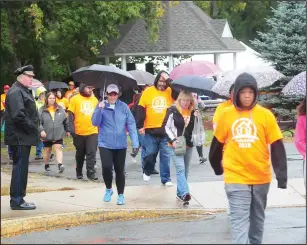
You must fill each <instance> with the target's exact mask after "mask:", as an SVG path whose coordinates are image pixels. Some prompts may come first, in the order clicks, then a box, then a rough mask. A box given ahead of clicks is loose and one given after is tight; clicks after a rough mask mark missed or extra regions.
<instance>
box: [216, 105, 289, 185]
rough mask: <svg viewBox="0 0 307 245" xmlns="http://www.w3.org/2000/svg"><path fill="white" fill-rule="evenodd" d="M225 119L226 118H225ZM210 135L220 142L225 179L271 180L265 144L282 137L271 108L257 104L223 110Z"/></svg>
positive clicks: (242, 181)
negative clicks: (241, 108) (245, 109)
mask: <svg viewBox="0 0 307 245" xmlns="http://www.w3.org/2000/svg"><path fill="white" fill-rule="evenodd" d="M225 119H226V120H225ZM214 136H215V137H216V138H217V140H218V141H219V142H221V143H225V142H227V144H225V145H224V153H223V167H224V180H225V183H232V184H249V185H254V184H265V183H269V182H271V180H272V172H271V161H270V153H269V147H268V144H272V143H274V142H275V141H276V140H280V139H282V138H283V136H282V133H281V130H280V128H279V126H278V124H277V122H276V119H275V117H274V115H273V113H272V112H270V111H269V110H268V109H265V108H264V107H262V106H260V105H256V106H255V107H254V108H253V109H252V110H250V111H239V110H237V109H236V108H235V106H230V107H228V108H225V109H224V110H223V113H222V114H221V117H220V120H219V121H218V124H217V128H216V130H215V133H214Z"/></svg>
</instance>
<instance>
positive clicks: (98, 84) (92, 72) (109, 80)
mask: <svg viewBox="0 0 307 245" xmlns="http://www.w3.org/2000/svg"><path fill="white" fill-rule="evenodd" d="M71 75H72V77H73V79H74V81H76V82H82V83H84V84H86V85H88V86H93V87H95V88H106V87H107V86H108V85H109V84H116V85H117V86H119V87H120V88H121V90H122V91H123V90H129V89H137V88H138V86H137V82H136V81H135V79H134V77H133V76H132V75H131V74H130V73H129V72H127V71H124V70H121V69H119V68H117V67H115V66H105V65H97V64H94V65H91V66H87V67H82V68H80V69H78V70H76V71H74V72H73V73H72V74H71Z"/></svg>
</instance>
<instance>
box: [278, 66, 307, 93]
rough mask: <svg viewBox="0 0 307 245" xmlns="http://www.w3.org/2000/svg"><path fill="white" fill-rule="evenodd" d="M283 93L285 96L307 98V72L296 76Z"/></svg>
mask: <svg viewBox="0 0 307 245" xmlns="http://www.w3.org/2000/svg"><path fill="white" fill-rule="evenodd" d="M281 93H282V94H284V95H285V96H302V97H303V96H306V71H303V72H301V73H299V74H298V75H296V76H294V77H293V78H292V79H291V80H290V82H288V83H287V85H286V86H285V87H284V88H283V90H282V91H281Z"/></svg>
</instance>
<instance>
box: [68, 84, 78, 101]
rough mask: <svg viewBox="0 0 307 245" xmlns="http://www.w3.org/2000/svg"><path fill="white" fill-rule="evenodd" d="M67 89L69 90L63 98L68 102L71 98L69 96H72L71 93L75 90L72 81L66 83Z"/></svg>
mask: <svg viewBox="0 0 307 245" xmlns="http://www.w3.org/2000/svg"><path fill="white" fill-rule="evenodd" d="M68 88H69V89H68V90H67V91H66V93H65V98H66V99H68V100H70V98H71V96H72V94H73V92H74V91H75V88H76V87H75V83H74V82H73V81H70V82H69V83H68Z"/></svg>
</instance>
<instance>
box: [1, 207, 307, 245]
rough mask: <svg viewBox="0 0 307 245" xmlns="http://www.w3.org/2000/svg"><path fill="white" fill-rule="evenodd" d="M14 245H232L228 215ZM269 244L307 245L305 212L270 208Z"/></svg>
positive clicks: (92, 228) (35, 237)
mask: <svg viewBox="0 0 307 245" xmlns="http://www.w3.org/2000/svg"><path fill="white" fill-rule="evenodd" d="M1 243H14V244H23V243H28V244H38V243H40V244H48V243H49V244H64V243H66V244H105V243H107V244H124V243H125V244H127V243H137V244H158V243H159V244H183V243H185V244H189V243H193V244H194V243H195V244H207V243H208V244H209V243H210V244H230V243H231V233H230V227H229V220H228V219H227V215H226V214H225V213H221V214H217V215H215V216H212V217H209V218H208V217H196V216H190V217H184V218H158V219H147V220H134V221H120V222H110V223H99V224H95V225H87V226H80V227H72V228H69V229H57V230H52V231H44V232H34V233H29V234H24V235H20V236H16V237H11V238H7V239H1ZM263 243H266V244H306V209H305V208H286V209H281V208H280V209H269V210H267V218H266V224H265V234H264V241H263Z"/></svg>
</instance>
